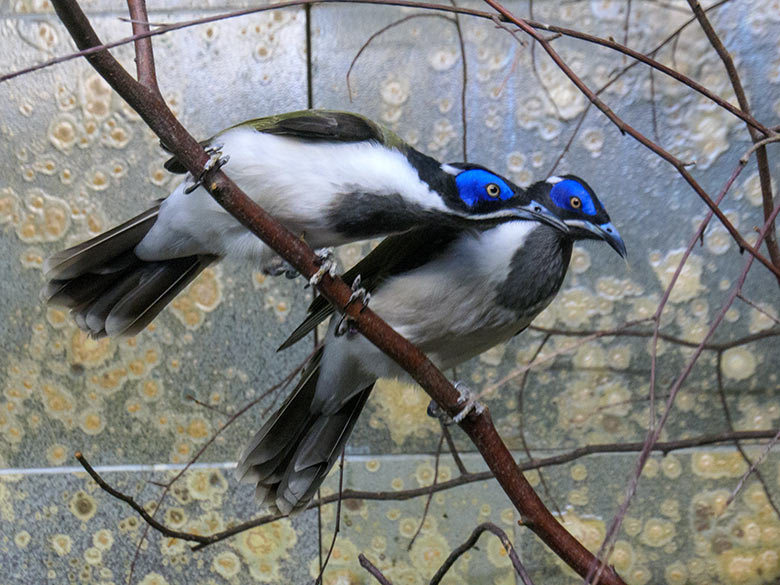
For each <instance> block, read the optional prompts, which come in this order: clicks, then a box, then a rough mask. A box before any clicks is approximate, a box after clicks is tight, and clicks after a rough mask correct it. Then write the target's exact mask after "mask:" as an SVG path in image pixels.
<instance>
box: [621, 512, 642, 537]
mask: <svg viewBox="0 0 780 585" xmlns="http://www.w3.org/2000/svg"><path fill="white" fill-rule="evenodd" d="M623 530H625V531H626V534H628V535H629V536H636V535H637V534H639V533H640V532H641V531H642V521H641V520H639V519H638V518H633V517H631V516H626V519H625V520H623Z"/></svg>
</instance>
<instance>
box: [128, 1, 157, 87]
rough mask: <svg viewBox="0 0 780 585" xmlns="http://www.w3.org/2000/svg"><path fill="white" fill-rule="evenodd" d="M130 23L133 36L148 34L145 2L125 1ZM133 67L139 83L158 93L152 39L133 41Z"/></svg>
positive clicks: (145, 38)
mask: <svg viewBox="0 0 780 585" xmlns="http://www.w3.org/2000/svg"><path fill="white" fill-rule="evenodd" d="M127 8H128V10H129V12H130V21H131V23H132V25H133V35H142V34H144V33H148V32H149V16H148V15H147V13H146V0H127ZM135 66H136V70H137V72H138V81H139V83H141V84H143V85H145V86H146V87H148V88H149V89H151V90H154V91H156V92H157V93H160V88H159V87H158V86H157V72H156V71H155V68H154V52H153V51H152V37H150V36H146V37H143V38H138V39H136V40H135Z"/></svg>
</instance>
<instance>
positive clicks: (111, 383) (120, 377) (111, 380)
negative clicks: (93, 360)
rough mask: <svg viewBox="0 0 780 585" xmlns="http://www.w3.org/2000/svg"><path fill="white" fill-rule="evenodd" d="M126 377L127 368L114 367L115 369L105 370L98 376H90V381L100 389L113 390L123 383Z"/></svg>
mask: <svg viewBox="0 0 780 585" xmlns="http://www.w3.org/2000/svg"><path fill="white" fill-rule="evenodd" d="M126 377H127V369H125V368H116V369H115V370H108V371H105V372H103V373H102V374H100V375H98V376H92V378H90V381H91V382H92V383H93V384H95V385H97V386H98V388H100V389H102V390H107V391H114V390H118V389H119V388H120V387H121V386H122V384H124V382H125V378H126Z"/></svg>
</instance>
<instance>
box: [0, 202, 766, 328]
mask: <svg viewBox="0 0 780 585" xmlns="http://www.w3.org/2000/svg"><path fill="white" fill-rule="evenodd" d="M0 221H2V200H0ZM757 306H758V307H760V308H761V310H760V311H759V310H757V309H751V310H750V325H749V327H748V330H749V331H750V333H758V332H760V331H765V330H767V329H770V328H771V327H773V326H774V325H777V324H778V320H777V309H775V308H774V307H772V306H770V305H768V304H766V303H758V304H757Z"/></svg>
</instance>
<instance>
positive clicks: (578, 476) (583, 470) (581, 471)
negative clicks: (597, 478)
mask: <svg viewBox="0 0 780 585" xmlns="http://www.w3.org/2000/svg"><path fill="white" fill-rule="evenodd" d="M570 473H571V477H572V479H574V480H575V481H583V480H584V479H586V478H587V477H588V468H587V467H585V466H584V465H583V464H582V463H577V464H576V465H574V466H573V467H572V468H571V472H570Z"/></svg>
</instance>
